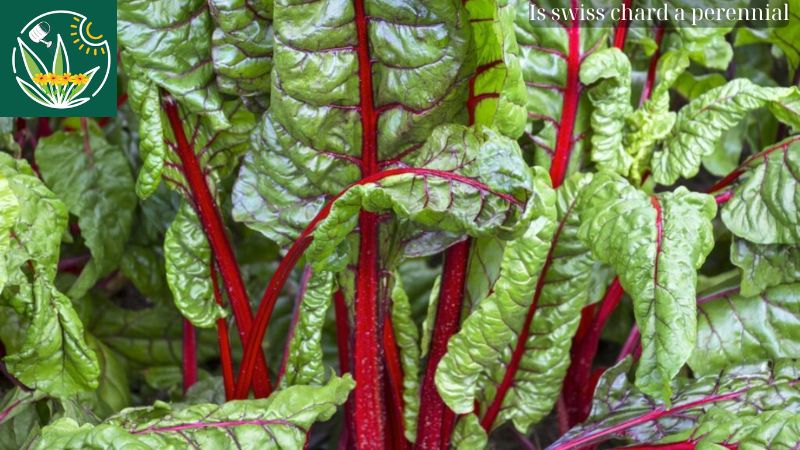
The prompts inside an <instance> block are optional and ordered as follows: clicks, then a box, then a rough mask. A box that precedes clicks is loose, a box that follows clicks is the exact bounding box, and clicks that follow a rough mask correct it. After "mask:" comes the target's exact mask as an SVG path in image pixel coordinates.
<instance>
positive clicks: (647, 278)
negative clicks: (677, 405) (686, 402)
mask: <svg viewBox="0 0 800 450" xmlns="http://www.w3.org/2000/svg"><path fill="white" fill-rule="evenodd" d="M582 196H583V197H582V199H581V200H580V204H579V211H580V217H581V221H582V224H581V229H580V237H581V239H582V240H583V241H584V242H586V244H587V245H588V246H589V247H590V248H591V249H592V252H593V254H594V255H595V257H597V258H598V259H599V260H600V261H603V262H605V263H607V264H610V265H611V266H612V267H613V268H614V270H615V271H616V272H617V274H618V275H619V278H620V281H621V283H622V287H623V288H624V289H625V291H626V292H627V293H628V294H630V296H631V297H632V298H633V302H634V315H635V317H636V322H637V324H638V325H639V329H640V330H641V334H642V347H643V350H642V357H641V362H640V364H639V368H638V370H637V378H636V383H637V386H638V387H639V388H640V389H641V390H642V391H643V392H645V393H647V394H648V395H652V396H654V397H657V398H660V399H662V400H664V401H667V400H668V399H669V396H670V384H669V382H670V380H671V379H672V378H673V377H675V375H676V374H677V373H678V371H679V370H680V368H681V367H682V366H683V364H684V363H685V362H686V360H687V359H688V358H689V355H690V354H691V352H692V349H693V348H694V345H695V336H696V316H695V283H696V280H697V272H696V270H697V269H698V268H700V266H701V265H702V264H703V261H705V258H706V256H707V255H708V254H709V253H710V252H711V249H712V248H713V246H714V238H713V233H712V225H711V220H712V219H713V218H714V216H715V215H716V211H717V208H716V203H715V202H714V199H713V198H712V197H711V196H708V195H705V194H696V193H691V192H689V191H687V190H686V188H683V187H679V188H678V189H676V190H675V191H674V192H669V193H663V194H659V195H658V196H652V197H648V195H646V194H645V193H644V192H641V191H639V190H637V189H635V188H634V187H632V186H631V185H629V184H628V183H627V182H625V181H624V180H622V179H620V178H618V177H616V176H612V175H609V174H603V173H601V174H598V175H597V176H596V177H595V179H594V180H593V182H592V184H591V185H590V186H589V187H588V188H587V189H586V190H584V191H583V193H582Z"/></svg>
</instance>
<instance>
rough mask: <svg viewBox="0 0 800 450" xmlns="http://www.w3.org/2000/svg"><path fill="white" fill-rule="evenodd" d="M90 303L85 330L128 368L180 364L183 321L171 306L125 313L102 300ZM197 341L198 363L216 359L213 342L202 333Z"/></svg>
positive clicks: (159, 306)
mask: <svg viewBox="0 0 800 450" xmlns="http://www.w3.org/2000/svg"><path fill="white" fill-rule="evenodd" d="M87 300H88V299H87ZM91 300H92V302H93V306H92V317H91V318H90V320H88V321H87V323H86V328H87V329H88V330H89V331H90V332H91V333H92V335H93V336H95V337H96V338H98V339H99V340H101V341H102V342H103V344H105V345H106V346H108V347H110V348H111V349H112V350H113V351H114V352H116V353H117V354H118V355H120V356H121V357H122V358H124V360H125V362H126V364H127V365H128V366H129V367H132V368H142V367H156V366H178V365H180V363H181V342H182V327H183V321H182V320H181V316H180V314H179V313H178V311H177V310H175V308H174V307H172V306H171V305H169V306H167V305H158V304H157V305H154V306H150V307H147V308H144V309H139V310H126V309H123V308H120V307H119V306H117V305H115V304H113V303H111V302H110V301H108V300H106V299H103V298H98V299H95V298H92V299H91ZM198 340H199V341H200V343H201V344H203V345H198V354H197V359H198V361H206V360H208V359H209V357H213V356H215V354H216V347H217V346H216V345H214V341H211V342H209V341H208V340H207V339H205V338H204V334H203V333H199V334H198ZM214 340H216V334H214Z"/></svg>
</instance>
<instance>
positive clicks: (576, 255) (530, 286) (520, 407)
mask: <svg viewBox="0 0 800 450" xmlns="http://www.w3.org/2000/svg"><path fill="white" fill-rule="evenodd" d="M548 179H549V177H548V176H547V174H545V173H543V172H542V171H537V177H536V185H535V186H536V189H535V192H537V200H535V202H534V205H536V207H535V208H534V209H535V210H536V211H537V218H535V219H534V220H533V221H532V222H531V225H530V227H529V228H528V230H527V231H526V233H525V235H523V237H522V238H520V239H517V240H515V241H512V242H509V243H508V244H507V245H506V246H505V251H504V253H503V259H502V263H501V269H500V274H499V276H498V277H497V279H496V281H495V282H494V285H493V286H492V287H491V289H490V292H491V294H490V295H489V296H488V297H486V298H485V299H483V300H481V301H480V303H478V304H477V305H475V306H474V308H473V311H472V313H471V314H470V315H469V316H468V318H467V319H466V321H465V322H464V323H463V325H462V328H461V331H460V332H459V333H458V334H456V335H455V336H454V337H453V338H452V339H451V341H450V343H449V345H448V352H447V354H446V355H445V357H444V358H443V359H442V362H441V363H440V365H439V369H438V370H437V387H438V388H439V392H440V395H441V396H442V398H443V399H444V400H445V402H446V403H447V404H448V405H449V406H450V407H451V408H453V409H454V410H455V411H456V412H468V411H472V410H473V408H474V404H475V402H476V401H477V402H478V404H479V405H480V408H479V411H478V412H480V413H485V412H486V410H487V409H488V408H489V406H490V404H493V403H494V402H501V404H500V406H501V407H502V408H501V409H500V411H499V419H498V420H496V421H495V423H494V426H499V425H500V424H502V423H503V422H505V421H508V420H512V421H513V422H514V424H515V426H516V427H517V428H518V429H519V430H526V429H527V428H528V427H529V426H530V425H531V424H533V423H536V422H538V421H539V420H540V419H541V418H543V417H544V416H545V415H546V414H547V413H548V412H549V411H550V409H551V408H552V406H553V404H554V402H555V400H556V398H557V396H558V393H559V390H560V386H561V382H562V379H563V377H564V374H565V373H566V370H567V367H568V366H569V347H570V344H571V338H572V335H573V334H574V332H575V330H576V328H577V325H578V321H579V318H580V309H581V308H582V307H583V306H584V305H585V304H586V302H587V299H588V298H587V297H588V292H589V290H588V285H589V283H590V281H591V275H592V270H593V260H592V258H591V255H590V253H589V250H588V249H587V248H586V247H585V246H584V245H583V244H582V243H581V242H580V241H579V240H578V238H577V231H578V225H579V221H578V214H577V213H576V212H575V204H576V202H577V197H578V193H579V192H580V191H581V189H583V188H584V187H585V186H586V185H587V184H588V183H589V181H590V180H591V177H590V176H588V175H575V176H573V177H571V178H569V179H567V181H566V182H565V183H564V185H563V186H562V187H561V188H559V189H558V191H557V193H556V194H557V195H556V196H555V197H554V196H553V194H552V193H550V192H548V190H547V189H546V187H547V186H549V183H548V182H547V180H548ZM554 202H555V203H554ZM554 213H555V214H556V215H553V214H554ZM474 261H476V259H473V261H471V264H472V263H473V262H474ZM474 272H475V271H470V277H473V276H480V275H479V274H475V273H474ZM540 278H543V279H540ZM565 280H569V282H564V281H565ZM539 284H541V286H540V289H541V290H540V291H538V292H537V286H538V285H539ZM532 311H534V312H535V315H531V314H532ZM528 316H530V319H528ZM527 320H530V323H529V324H528V326H529V330H530V333H529V335H528V337H527V339H526V341H525V342H524V343H522V344H521V343H520V342H518V340H519V339H520V338H519V334H520V330H521V329H522V328H523V326H524V324H525V322H526V321H527ZM489 326H491V328H489ZM520 345H523V346H522V347H520V349H522V353H521V354H517V355H515V350H516V349H517V347H518V346H520ZM498 348H502V351H498ZM515 358H521V359H520V360H519V361H518V362H517V364H519V366H520V367H524V368H525V370H517V371H516V372H514V373H510V374H509V373H507V372H508V371H509V370H510V369H509V367H511V364H512V360H513V359H515ZM508 376H511V377H513V383H512V384H511V387H510V388H509V390H508V392H507V393H505V394H504V395H505V397H504V398H503V399H498V398H497V395H498V392H497V387H498V386H500V385H501V384H502V382H503V381H504V379H505V378H506V377H508Z"/></svg>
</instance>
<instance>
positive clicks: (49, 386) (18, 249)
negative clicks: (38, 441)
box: [0, 153, 99, 397]
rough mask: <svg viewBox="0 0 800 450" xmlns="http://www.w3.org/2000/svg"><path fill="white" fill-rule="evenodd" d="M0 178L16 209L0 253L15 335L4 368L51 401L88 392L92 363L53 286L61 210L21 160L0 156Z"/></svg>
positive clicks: (1, 294)
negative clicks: (49, 396) (15, 326)
mask: <svg viewBox="0 0 800 450" xmlns="http://www.w3.org/2000/svg"><path fill="white" fill-rule="evenodd" d="M0 176H2V177H3V178H4V179H5V180H6V181H7V182H8V186H7V187H8V188H10V190H11V192H12V194H13V195H14V196H15V197H16V199H17V203H18V205H19V206H18V210H17V215H16V220H15V221H14V223H13V225H12V226H11V230H10V233H11V236H12V240H11V241H10V246H9V247H10V248H9V249H8V250H7V251H5V252H3V253H0V258H3V259H4V265H5V268H6V270H7V273H8V279H7V282H6V286H5V290H3V291H0V298H2V299H3V300H4V302H7V303H8V304H10V306H11V307H13V308H14V311H15V314H13V315H12V314H7V315H4V317H3V321H4V322H6V321H17V324H18V325H17V332H18V333H19V334H20V336H19V338H18V339H14V340H13V341H12V340H8V339H6V340H5V341H4V344H5V346H6V350H7V352H8V356H6V358H5V362H6V365H7V367H8V369H9V371H10V372H11V373H12V374H13V375H14V376H16V377H17V378H18V379H19V380H20V381H22V382H23V383H25V384H27V385H28V386H31V387H34V388H37V389H39V390H41V391H42V392H45V393H47V394H50V395H53V396H57V397H65V396H69V395H72V394H75V393H78V392H82V391H87V390H91V389H94V388H95V387H96V386H97V376H98V372H99V368H98V363H97V358H96V356H95V354H94V352H93V351H91V349H89V347H88V346H87V344H86V341H85V340H84V334H83V324H82V323H81V321H80V319H79V318H78V315H77V314H76V313H75V310H74V309H73V308H72V304H71V303H70V301H69V299H67V298H66V297H65V296H64V295H63V294H62V293H60V292H59V291H58V290H57V289H56V288H55V286H54V285H53V280H54V278H55V275H56V269H57V263H58V258H59V253H60V245H61V236H63V233H64V231H65V230H66V226H67V211H66V207H65V206H64V204H63V203H62V202H61V201H60V200H59V199H58V198H56V196H55V195H54V194H53V193H52V192H50V191H49V190H48V189H47V187H46V186H45V185H44V184H43V183H42V182H41V181H40V180H39V178H37V177H36V175H34V173H33V171H32V170H31V168H30V167H29V166H28V164H27V163H26V162H24V161H21V160H14V159H12V158H11V157H9V156H8V155H6V154H3V153H0ZM28 272H32V273H28ZM23 330H24V331H23Z"/></svg>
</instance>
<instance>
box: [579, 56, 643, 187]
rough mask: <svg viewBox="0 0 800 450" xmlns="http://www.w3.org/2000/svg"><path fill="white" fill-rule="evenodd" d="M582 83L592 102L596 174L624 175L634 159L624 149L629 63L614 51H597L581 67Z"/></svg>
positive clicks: (629, 96)
mask: <svg viewBox="0 0 800 450" xmlns="http://www.w3.org/2000/svg"><path fill="white" fill-rule="evenodd" d="M581 82H582V83H583V84H585V85H593V86H590V88H589V101H591V102H592V106H593V107H594V108H593V109H592V114H591V126H592V139H591V141H592V161H594V162H595V163H596V164H597V167H598V169H599V170H606V171H609V172H617V173H619V174H622V175H627V173H628V171H629V170H630V166H631V164H633V158H632V157H631V155H629V154H628V152H627V151H626V150H625V148H624V146H623V136H624V135H623V128H624V126H625V119H626V118H627V116H628V115H630V114H631V113H632V112H633V107H632V106H631V63H630V61H629V60H628V57H627V56H625V54H624V53H622V51H621V50H619V49H617V48H609V49H603V50H599V51H597V52H594V53H592V54H591V55H590V56H589V57H587V58H586V59H585V60H584V62H583V64H582V65H581Z"/></svg>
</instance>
